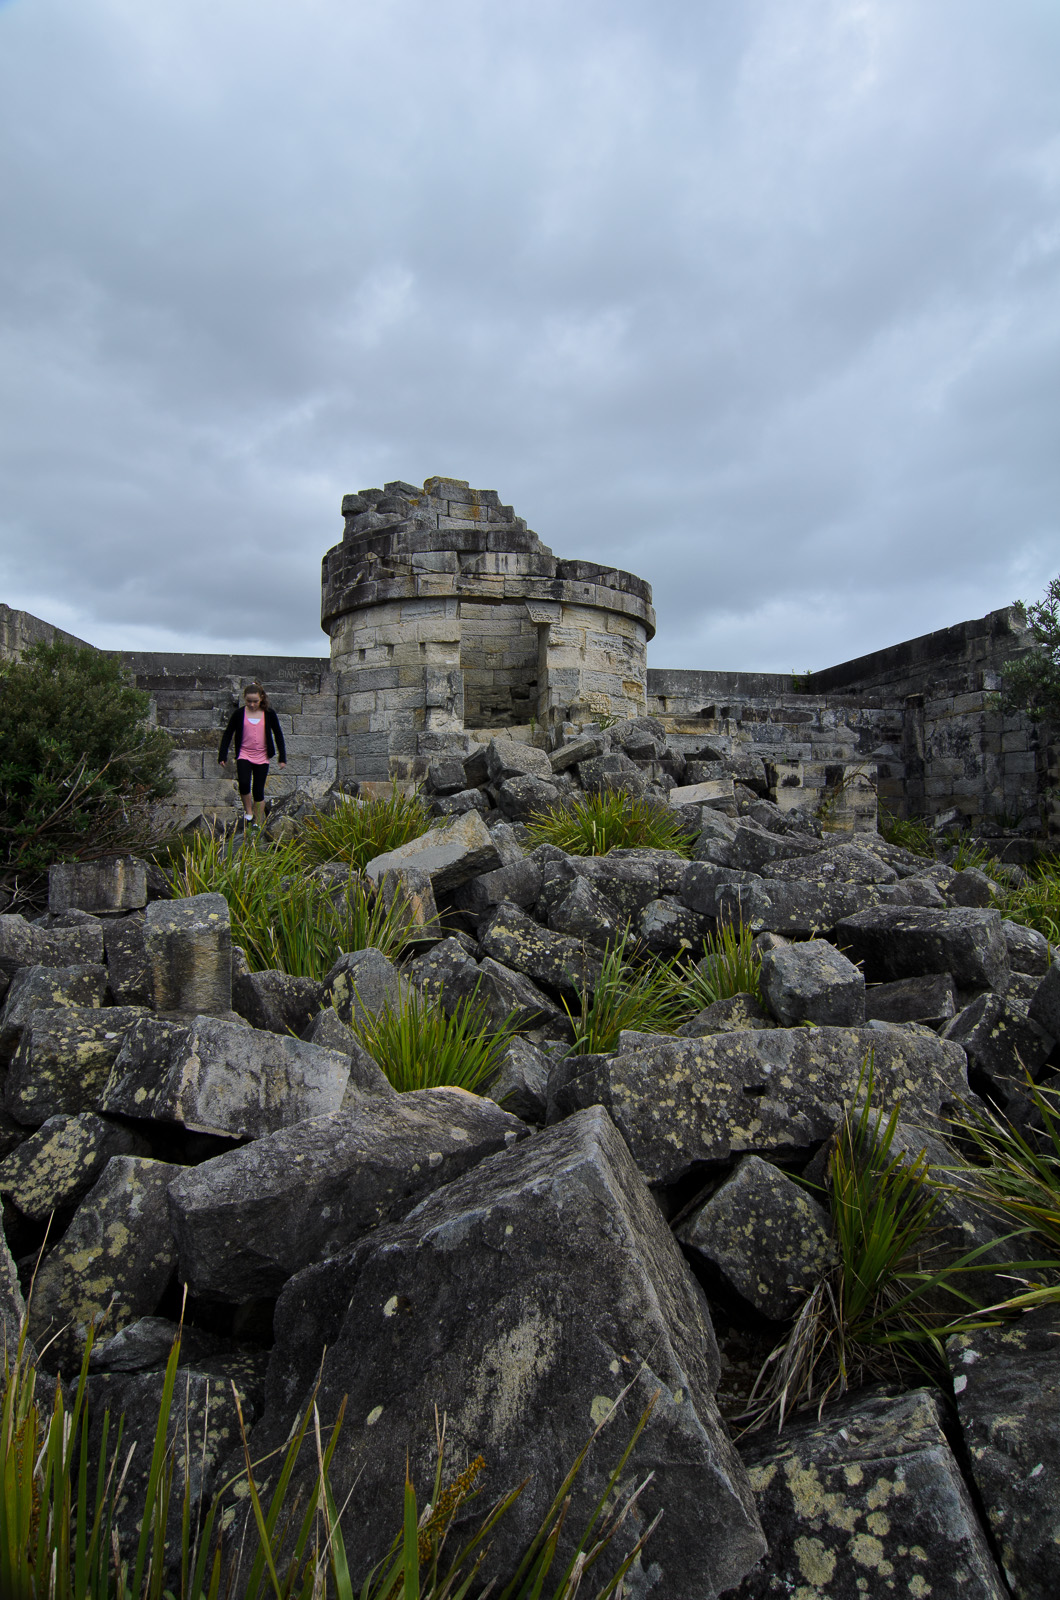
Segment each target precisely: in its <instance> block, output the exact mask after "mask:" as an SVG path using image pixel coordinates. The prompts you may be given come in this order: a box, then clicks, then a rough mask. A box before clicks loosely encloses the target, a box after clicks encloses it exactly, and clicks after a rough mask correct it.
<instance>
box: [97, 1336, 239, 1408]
mask: <svg viewBox="0 0 1060 1600" xmlns="http://www.w3.org/2000/svg"><path fill="white" fill-rule="evenodd" d="M178 1338H179V1339H180V1360H181V1366H187V1365H189V1364H190V1363H193V1362H194V1361H195V1360H196V1358H197V1357H200V1356H213V1355H217V1354H218V1353H219V1352H220V1351H223V1350H227V1349H230V1348H231V1347H230V1345H229V1342H228V1341H227V1340H225V1339H222V1338H220V1337H219V1336H218V1335H217V1334H214V1333H210V1332H208V1331H207V1330H206V1329H204V1328H196V1327H194V1326H193V1325H192V1324H191V1323H190V1322H185V1323H184V1324H183V1326H181V1324H180V1323H179V1322H172V1321H171V1320H170V1319H169V1318H168V1317H139V1318H138V1319H137V1320H136V1321H135V1322H130V1323H128V1324H127V1325H126V1326H125V1327H124V1328H122V1330H121V1332H120V1333H115V1334H113V1335H112V1337H111V1338H109V1339H103V1340H101V1341H100V1343H99V1344H94V1345H93V1346H92V1354H91V1355H90V1356H89V1358H88V1367H89V1371H90V1372H150V1371H152V1370H153V1369H155V1368H158V1367H162V1368H164V1367H165V1365H166V1362H167V1361H168V1360H169V1356H170V1352H171V1350H172V1349H173V1345H174V1343H175V1342H176V1340H177V1339H178ZM156 1415H157V1413H156Z"/></svg>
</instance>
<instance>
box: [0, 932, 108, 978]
mask: <svg viewBox="0 0 1060 1600" xmlns="http://www.w3.org/2000/svg"><path fill="white" fill-rule="evenodd" d="M102 960H103V925H102V923H100V922H98V921H97V920H96V919H95V918H94V917H93V918H91V919H88V918H86V919H85V921H83V922H80V921H79V922H76V923H74V924H73V925H72V926H70V927H61V928H44V927H40V926H38V925H37V924H36V923H32V922H27V921H26V919H25V917H22V916H18V915H17V914H15V913H11V914H9V915H6V916H0V999H2V998H3V996H4V994H5V993H6V991H7V985H8V983H9V982H10V980H11V979H12V978H13V977H14V975H15V973H16V972H18V971H19V969H20V968H22V967H69V966H86V965H87V966H98V964H99V963H100V962H101V961H102Z"/></svg>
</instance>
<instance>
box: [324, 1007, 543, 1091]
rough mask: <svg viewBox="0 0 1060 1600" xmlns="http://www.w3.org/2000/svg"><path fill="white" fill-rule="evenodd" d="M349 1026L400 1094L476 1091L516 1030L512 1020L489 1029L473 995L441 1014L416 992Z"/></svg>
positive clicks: (498, 1063)
mask: <svg viewBox="0 0 1060 1600" xmlns="http://www.w3.org/2000/svg"><path fill="white" fill-rule="evenodd" d="M353 1028H354V1031H355V1033H356V1034H357V1035H358V1037H359V1038H360V1040H361V1042H362V1043H363V1045H364V1047H365V1049H366V1050H367V1051H368V1053H369V1055H371V1056H372V1058H373V1059H374V1060H375V1061H376V1062H377V1063H378V1065H379V1066H380V1067H381V1068H382V1070H383V1072H384V1073H385V1074H386V1076H387V1077H388V1078H389V1079H390V1082H391V1083H392V1084H393V1085H394V1088H395V1089H397V1090H399V1091H400V1092H401V1093H402V1094H404V1093H405V1092H406V1091H407V1090H409V1089H436V1088H440V1087H442V1086H444V1085H447V1084H448V1085H451V1086H453V1087H455V1088H458V1089H470V1090H471V1092H472V1093H477V1092H478V1090H479V1089H480V1088H481V1087H482V1086H483V1085H484V1084H486V1083H488V1082H489V1081H490V1079H491V1078H493V1077H495V1076H496V1074H497V1073H498V1071H499V1070H500V1066H501V1062H502V1061H503V1059H504V1053H505V1051H506V1050H507V1048H508V1045H509V1044H510V1043H511V1040H512V1038H513V1037H514V1035H515V1033H516V1032H517V1027H516V1024H515V1022H514V1021H513V1020H512V1019H511V1018H509V1019H508V1020H507V1021H505V1022H503V1023H501V1025H500V1027H496V1026H494V1025H493V1024H492V1023H491V1021H490V1019H489V1014H488V1011H487V1008H486V1007H485V1005H483V1004H482V1003H481V1002H480V1001H477V1000H475V998H474V997H473V996H472V997H471V998H470V999H467V1000H464V1001H461V1003H460V1004H459V1005H457V1006H455V1007H454V1008H453V1009H452V1010H451V1011H449V1012H446V1011H445V1010H444V1009H443V1007H442V1003H441V1001H440V1000H438V999H427V998H425V997H424V996H423V995H421V994H420V993H419V991H418V990H416V989H410V990H409V991H408V992H407V993H406V995H405V996H404V998H403V999H402V1001H401V1002H400V1004H399V1005H397V1006H392V1005H391V1004H390V1003H389V1001H388V1002H387V1003H386V1004H385V1005H384V1006H383V1007H382V1008H381V1009H380V1010H379V1011H378V1012H376V1014H375V1015H374V1016H373V1015H372V1013H371V1012H369V1011H362V1013H361V1018H360V1020H359V1021H356V1022H354V1024H353Z"/></svg>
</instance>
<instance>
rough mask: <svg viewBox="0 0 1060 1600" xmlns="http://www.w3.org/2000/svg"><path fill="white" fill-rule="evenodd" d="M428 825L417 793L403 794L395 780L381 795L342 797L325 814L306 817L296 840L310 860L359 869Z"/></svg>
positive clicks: (428, 820) (420, 832) (415, 835)
mask: <svg viewBox="0 0 1060 1600" xmlns="http://www.w3.org/2000/svg"><path fill="white" fill-rule="evenodd" d="M430 825H431V823H430V818H429V817H428V815H427V808H426V806H425V805H424V803H423V800H422V799H421V797H420V795H419V793H418V792H415V793H411V794H403V793H402V792H401V790H399V789H398V787H397V785H396V784H395V785H394V787H393V789H392V790H391V792H390V794H389V795H387V796H385V797H381V798H376V799H369V800H361V799H349V800H345V801H343V802H341V803H340V804H339V805H337V806H336V808H335V810H334V811H332V812H331V813H330V814H329V815H327V816H324V815H322V814H319V813H318V814H317V815H316V816H311V817H309V818H308V819H307V820H306V821H305V822H304V823H303V824H302V826H301V828H300V830H299V833H298V839H297V842H298V844H299V846H300V847H301V849H302V850H303V851H304V852H305V855H306V857H307V859H308V860H310V861H314V862H321V861H342V862H345V863H347V864H348V865H349V866H351V867H353V868H354V869H355V870H356V871H358V872H361V871H363V870H364V868H365V867H366V866H367V865H368V863H369V861H372V860H374V858H375V857H376V856H381V855H385V854H386V852H387V851H388V850H396V849H397V848H398V846H399V845H403V844H408V842H409V840H410V839H418V838H419V837H420V835H421V834H423V833H426V832H427V829H428V828H429V827H430Z"/></svg>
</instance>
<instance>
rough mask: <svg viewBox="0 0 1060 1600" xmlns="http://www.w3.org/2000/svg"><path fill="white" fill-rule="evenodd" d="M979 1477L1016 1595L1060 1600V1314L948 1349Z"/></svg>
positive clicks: (1035, 1314)
mask: <svg viewBox="0 0 1060 1600" xmlns="http://www.w3.org/2000/svg"><path fill="white" fill-rule="evenodd" d="M946 1355H947V1359H948V1361H949V1364H950V1371H951V1373H952V1375H953V1393H954V1398H955V1400H956V1402H957V1414H958V1416H959V1417H960V1419H961V1429H962V1431H963V1433H964V1439H965V1444H966V1445H967V1447H968V1461H969V1465H970V1467H971V1473H972V1478H973V1480H974V1482H975V1487H976V1489H977V1491H978V1493H979V1496H980V1499H981V1501H982V1503H983V1505H984V1507H985V1509H986V1514H987V1517H988V1519H989V1523H990V1531H991V1533H992V1534H993V1536H994V1539H995V1541H996V1543H997V1546H998V1549H999V1551H1000V1553H1001V1563H1002V1566H1003V1567H1004V1570H1005V1577H1006V1578H1007V1579H1008V1582H1009V1585H1010V1587H1011V1589H1012V1593H1013V1594H1014V1595H1016V1596H1018V1597H1019V1600H1055V1597H1056V1596H1057V1595H1058V1594H1060V1312H1058V1311H1057V1309H1056V1307H1055V1306H1042V1307H1041V1308H1040V1309H1039V1310H1037V1311H1032V1312H1030V1313H1029V1314H1028V1315H1026V1316H1024V1317H1021V1318H1020V1320H1019V1321H1018V1322H1016V1323H1010V1324H1008V1325H1007V1326H1005V1327H1001V1328H983V1329H981V1330H979V1331H977V1332H975V1333H965V1334H959V1335H956V1336H955V1337H953V1338H951V1339H950V1340H949V1341H948V1342H947V1345H946Z"/></svg>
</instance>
